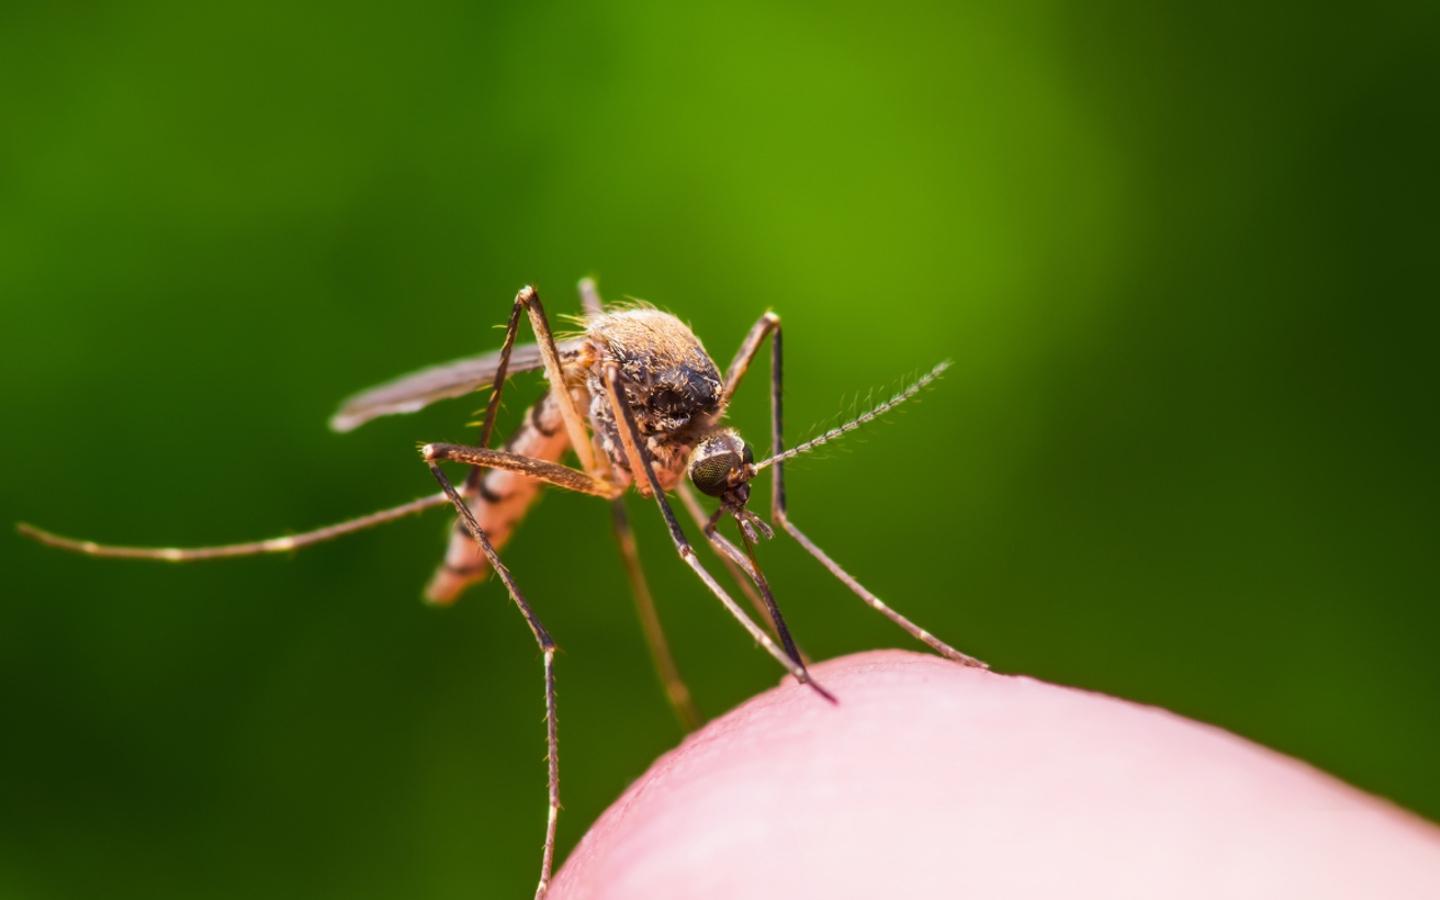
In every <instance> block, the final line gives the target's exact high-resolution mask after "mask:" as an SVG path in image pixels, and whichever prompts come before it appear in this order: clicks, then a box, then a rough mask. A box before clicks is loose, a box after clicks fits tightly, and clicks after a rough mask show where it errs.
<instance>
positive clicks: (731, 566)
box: [675, 478, 804, 658]
mask: <svg viewBox="0 0 1440 900" xmlns="http://www.w3.org/2000/svg"><path fill="white" fill-rule="evenodd" d="M675 493H676V495H677V496H679V498H680V505H681V506H683V507H685V511H686V512H687V513H689V514H690V519H691V521H693V522H694V523H695V527H696V528H699V529H702V530H703V529H704V528H705V523H706V521H707V520H708V519H709V517H708V516H707V515H706V514H705V508H704V507H702V506H701V505H700V500H699V499H698V498H697V497H696V496H695V491H694V490H693V489H692V488H691V487H690V484H689V482H688V481H686V480H685V479H683V478H682V479H681V480H680V483H679V484H677V485H675ZM711 549H714V548H713V547H712V548H711ZM715 556H716V558H717V559H719V560H720V564H721V565H722V566H724V567H725V571H726V572H728V573H730V578H731V579H732V580H733V581H734V582H735V584H736V585H737V586H738V587H739V588H740V593H742V594H744V595H745V599H746V600H749V601H750V607H751V608H752V609H754V610H755V613H756V615H758V616H760V618H762V619H764V620H765V624H767V625H769V626H770V630H771V631H775V620H774V619H771V618H770V610H768V609H766V608H765V601H764V600H761V599H760V595H759V594H757V593H756V592H755V586H754V585H752V584H751V583H750V579H749V577H748V576H746V574H745V573H744V572H743V571H741V569H740V567H739V566H737V565H735V563H734V562H733V561H731V559H730V557H728V556H726V555H725V554H724V553H718V552H717V553H716V554H715ZM801 658H804V654H803V653H802V654H801Z"/></svg>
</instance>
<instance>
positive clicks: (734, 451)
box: [687, 428, 755, 506]
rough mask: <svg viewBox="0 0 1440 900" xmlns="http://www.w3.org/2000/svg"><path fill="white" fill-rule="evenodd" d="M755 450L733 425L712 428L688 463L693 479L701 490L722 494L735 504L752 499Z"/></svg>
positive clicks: (725, 498)
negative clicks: (751, 484) (751, 489)
mask: <svg viewBox="0 0 1440 900" xmlns="http://www.w3.org/2000/svg"><path fill="white" fill-rule="evenodd" d="M754 462H755V454H754V452H752V451H751V449H750V445H749V444H747V443H745V441H744V439H742V438H741V437H740V435H738V434H736V433H735V431H734V430H733V429H730V428H721V429H719V430H716V431H712V432H710V433H709V434H707V435H705V437H703V438H701V439H700V442H699V443H698V444H696V445H695V449H694V450H693V451H691V453H690V463H689V465H688V467H687V469H688V471H689V473H690V481H691V483H692V484H694V485H695V487H696V488H697V489H699V490H700V492H701V493H704V494H708V495H710V496H711V497H720V498H721V499H723V500H725V501H726V502H727V503H729V504H731V505H733V506H744V505H745V501H746V500H748V499H750V484H749V481H750V477H751V476H752V475H753V474H754V471H753V469H752V468H751V467H752V465H753V464H754Z"/></svg>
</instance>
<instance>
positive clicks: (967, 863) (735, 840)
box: [549, 651, 1440, 900]
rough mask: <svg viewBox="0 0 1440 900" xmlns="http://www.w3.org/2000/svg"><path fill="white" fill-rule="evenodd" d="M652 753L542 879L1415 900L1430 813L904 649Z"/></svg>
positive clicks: (584, 889) (1167, 723)
mask: <svg viewBox="0 0 1440 900" xmlns="http://www.w3.org/2000/svg"><path fill="white" fill-rule="evenodd" d="M813 671H814V673H815V675H816V677H817V679H818V680H820V681H821V682H822V683H823V684H824V685H825V686H826V687H827V688H829V689H830V690H831V691H833V692H834V693H835V694H836V695H837V696H838V697H839V698H840V703H839V705H838V706H831V705H830V704H828V703H825V702H823V701H821V700H819V699H818V698H817V697H816V696H815V695H814V694H813V693H812V692H811V691H809V690H807V689H806V688H804V687H802V686H799V685H796V684H794V683H788V684H783V685H781V686H780V687H778V688H775V689H774V690H771V691H768V692H766V693H764V694H762V695H760V696H758V697H756V698H754V699H752V700H750V701H749V702H747V703H745V704H744V705H742V706H740V707H739V708H737V709H735V710H733V711H731V712H730V713H728V714H727V715H725V716H723V717H721V718H719V719H717V720H715V721H713V722H711V723H710V724H709V725H707V726H706V727H705V728H703V729H701V730H700V731H699V732H697V733H695V734H693V735H691V736H690V737H689V738H688V739H686V740H685V742H684V743H683V744H681V746H680V747H678V748H677V749H675V750H673V751H671V752H670V753H668V754H666V755H665V756H663V757H661V758H660V759H659V760H658V761H657V762H656V763H655V764H654V765H653V766H651V768H650V770H649V771H648V772H646V773H645V774H644V775H643V776H642V777H641V778H640V779H639V780H638V781H636V782H635V783H634V784H633V785H632V786H631V787H630V788H629V789H628V790H627V791H626V792H625V793H624V795H623V796H621V797H620V799H619V800H617V801H616V802H615V804H614V805H613V806H611V807H610V809H609V810H608V811H606V812H605V814H604V815H603V816H601V817H600V819H599V821H597V822H596V823H595V825H594V827H593V828H591V829H590V832H589V833H588V834H586V835H585V837H584V838H583V839H582V840H581V842H580V844H579V845H578V846H577V847H576V848H575V850H574V852H572V853H571V854H570V858H569V859H568V860H567V861H566V863H565V866H564V868H563V869H562V871H561V872H560V874H559V876H558V877H557V879H556V881H555V883H554V886H553V887H552V889H551V892H550V894H549V898H550V900H581V898H585V900H601V898H627V900H636V898H652V897H653V898H659V897H664V898H670V900H701V898H707V900H708V898H716V900H719V898H726V900H735V898H769V897H776V898H782V897H783V898H787V900H801V898H812V897H815V898H819V897H824V898H848V897H855V898H860V897H864V898H888V897H907V898H909V897H915V898H919V897H927V898H928V897H967V898H968V897H976V898H1039V897H1045V898H1054V897H1065V898H1091V897H1094V898H1099V897H1104V898H1131V897H1133V898H1147V900H1150V898H1191V897H1194V898H1205V900H1215V898H1251V897H1253V898H1267V900H1270V898H1289V897H1295V898H1341V897H1343V898H1369V897H1376V898H1379V897H1383V898H1417V900H1418V898H1429V900H1433V898H1437V897H1440V828H1437V827H1436V826H1434V825H1432V824H1430V823H1429V822H1426V821H1424V820H1422V819H1420V818H1418V817H1416V816H1414V815H1412V814H1410V813H1408V812H1405V811H1404V810H1402V809H1400V808H1398V807H1396V806H1394V805H1393V804H1391V803H1389V802H1387V801H1385V800H1381V799H1379V798H1376V797H1373V796H1370V795H1368V794H1365V793H1363V792H1361V791H1359V790H1356V789H1355V788H1352V787H1350V786H1348V785H1346V784H1344V783H1342V782H1340V781H1338V780H1336V779H1335V778H1333V777H1331V776H1329V775H1326V774H1324V773H1323V772H1320V771H1318V770H1316V769H1314V768H1312V767H1311V766H1309V765H1307V764H1306V763H1303V762H1300V761H1298V760H1295V759H1292V758H1290V757H1287V756H1283V755H1281V754H1279V753H1276V752H1274V751H1271V750H1268V749H1266V748H1264V747H1260V746H1258V745H1256V744H1253V743H1251V742H1249V741H1247V740H1245V739H1243V738H1240V737H1237V736H1235V735H1233V734H1230V733H1228V732H1226V731H1223V730H1221V729H1219V728H1215V727H1212V726H1208V725H1203V724H1200V723H1197V722H1193V721H1191V720H1188V719H1184V718H1181V717H1180V716H1177V715H1175V714H1173V713H1169V712H1166V711H1165V710H1161V709H1157V708H1155V707H1148V706H1140V705H1138V704H1134V703H1130V702H1127V701H1124V700H1118V699H1115V698H1113V697H1107V696H1103V695H1100V694H1094V693H1089V692H1086V691H1081V690H1076V689H1073V688H1065V687H1057V686H1055V685H1051V684H1046V683H1044V682H1040V681H1036V680H1034V679H1031V678H1025V677H1019V676H1010V675H999V674H995V673H992V672H984V671H980V670H977V669H970V668H964V667H961V666H958V665H955V664H953V663H950V662H947V661H945V660H943V659H940V658H938V657H933V656H922V655H919V654H914V653H902V652H899V651H880V652H873V653H862V654H858V655H855V656H849V657H845V658H842V659H837V660H832V661H830V662H826V663H822V664H820V665H818V666H815V667H814V669H813Z"/></svg>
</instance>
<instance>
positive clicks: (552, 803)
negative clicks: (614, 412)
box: [425, 445, 563, 900]
mask: <svg viewBox="0 0 1440 900" xmlns="http://www.w3.org/2000/svg"><path fill="white" fill-rule="evenodd" d="M432 446H433V445H432ZM427 449H428V448H427ZM425 462H426V465H427V466H429V467H430V473H431V474H432V475H434V476H435V480H436V481H437V482H439V483H440V488H441V490H443V491H444V493H445V496H446V497H447V498H448V499H449V500H450V503H451V504H452V505H453V506H454V507H455V511H456V512H457V513H459V514H460V523H461V527H463V528H464V529H465V530H466V531H468V532H469V533H470V538H471V540H473V541H475V543H476V544H477V545H479V547H480V549H481V551H482V552H484V554H485V558H486V559H487V560H489V562H490V568H491V569H492V570H493V571H494V572H495V574H496V576H497V577H498V578H499V579H500V581H501V582H502V583H503V584H504V585H505V590H506V592H508V593H509V594H510V599H511V600H512V601H513V602H514V603H515V608H516V609H518V610H520V615H521V616H523V617H524V619H525V624H526V625H528V626H529V627H530V633H531V634H532V635H534V637H535V643H536V644H537V645H538V646H539V647H540V652H541V654H542V655H543V657H544V665H545V761H546V781H547V787H548V790H547V794H546V796H547V800H548V806H547V808H546V813H545V845H544V849H543V850H542V851H541V856H540V882H539V884H538V885H537V886H536V888H535V898H536V900H541V898H543V897H544V896H545V892H546V890H548V889H549V887H550V876H551V873H552V870H553V868H554V865H555V826H556V823H557V821H558V819H559V814H560V736H559V731H558V729H557V727H556V717H555V641H554V640H553V639H551V637H550V632H548V631H546V630H545V626H544V625H543V624H542V623H541V622H540V618H539V616H537V615H535V611H534V610H533V609H531V608H530V604H529V603H527V602H525V596H524V595H523V594H521V593H520V588H519V587H518V586H517V585H516V584H515V579H514V578H513V577H512V576H511V575H510V570H509V569H508V568H506V566H505V564H504V563H503V562H501V561H500V554H499V553H497V552H496V551H495V547H494V545H492V544H491V543H490V538H489V536H488V535H486V534H485V529H483V528H481V527H480V523H479V522H478V521H476V519H475V514H474V513H472V512H471V511H470V507H469V506H468V505H467V504H466V503H465V498H463V497H461V496H460V492H459V491H457V490H455V487H454V486H453V485H452V484H451V483H450V479H449V478H447V477H446V476H445V472H444V471H443V470H442V469H441V468H440V465H439V463H437V462H435V461H434V460H432V459H428V458H427V459H426V461H425ZM562 468H563V467H562Z"/></svg>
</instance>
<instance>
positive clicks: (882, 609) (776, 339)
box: [725, 312, 989, 668]
mask: <svg viewBox="0 0 1440 900" xmlns="http://www.w3.org/2000/svg"><path fill="white" fill-rule="evenodd" d="M766 334H769V335H770V452H771V454H772V455H773V454H778V453H780V452H781V451H782V450H784V449H785V445H784V439H783V438H782V437H781V430H782V424H783V405H782V397H781V384H782V379H783V369H782V363H781V360H782V350H781V330H780V317H779V316H777V315H775V313H773V312H769V313H766V314H765V315H764V316H763V317H761V319H760V321H759V322H757V323H755V327H753V328H752V329H751V330H750V335H749V336H748V337H747V338H746V341H745V343H744V344H743V345H742V346H741V348H740V353H739V354H737V355H736V357H735V362H734V363H732V364H731V366H730V374H729V377H731V378H737V379H738V378H739V377H740V376H742V375H743V374H744V373H745V369H746V368H747V367H748V366H749V364H750V361H751V360H752V359H753V358H754V357H755V354H756V353H757V352H758V351H759V348H760V342H761V341H762V340H764V338H765V335H766ZM725 390H726V391H727V393H728V392H730V391H731V385H730V384H728V383H727V384H726V386H725ZM774 469H775V481H774V486H773V490H772V492H771V498H770V514H771V518H773V519H774V520H775V523H776V524H778V525H779V526H780V527H781V528H783V529H785V531H786V532H787V533H789V535H790V536H791V537H792V538H794V539H795V541H796V543H798V544H799V545H800V546H801V547H804V548H805V550H806V551H807V552H809V554H810V555H811V556H813V557H815V558H816V559H817V560H819V562H820V564H821V565H822V566H824V567H825V568H826V569H828V570H829V571H830V574H831V575H834V576H835V577H836V578H838V579H839V580H840V583H841V584H843V585H845V586H846V587H848V588H849V589H850V590H851V591H853V592H854V593H855V595H856V596H858V597H859V598H860V599H861V600H864V601H865V602H866V603H867V604H869V606H870V608H871V609H874V610H875V611H876V612H878V613H880V614H881V615H883V616H884V617H885V618H887V619H889V620H890V621H892V622H894V623H895V624H896V625H899V626H900V627H901V628H902V629H904V630H905V632H906V633H907V634H909V635H910V636H911V637H913V638H915V639H916V640H918V641H920V642H921V643H923V644H925V645H926V646H928V647H929V648H930V649H932V650H934V651H935V652H936V653H939V654H940V655H941V656H944V657H945V658H947V659H951V660H954V661H955V662H958V663H961V664H963V665H967V666H977V667H979V668H989V666H987V665H986V664H985V663H983V662H981V661H980V660H978V659H976V658H975V657H973V656H970V655H969V654H966V653H961V652H960V651H959V650H956V649H955V648H954V647H951V646H950V645H949V644H947V643H945V642H944V641H942V640H940V639H939V638H937V637H935V636H934V635H933V634H931V633H930V632H928V631H926V630H925V629H924V628H921V627H920V626H919V625H916V624H915V623H914V622H912V621H910V620H909V619H907V618H905V617H904V616H903V615H901V614H900V613H899V612H897V611H895V610H894V609H892V608H891V607H890V606H889V605H888V604H886V603H885V601H883V600H881V599H880V598H879V597H877V596H875V595H874V594H872V593H871V592H870V591H869V590H867V589H866V588H865V586H864V585H862V584H861V583H860V582H859V581H857V580H855V577H854V576H852V575H851V574H850V573H849V572H846V571H845V570H844V569H843V568H841V567H840V564H839V563H837V562H835V560H833V559H831V558H830V557H829V555H827V554H826V553H825V551H823V550H821V549H820V547H819V546H818V545H816V543H815V542H814V541H812V540H810V538H809V537H807V536H806V534H805V533H804V532H803V531H801V530H800V529H799V528H797V527H795V523H793V522H791V521H790V515H789V511H788V509H787V508H786V505H785V472H784V463H783V462H778V461H777V462H776V463H775V465H774Z"/></svg>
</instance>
